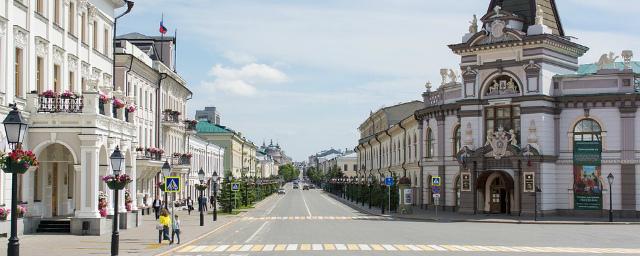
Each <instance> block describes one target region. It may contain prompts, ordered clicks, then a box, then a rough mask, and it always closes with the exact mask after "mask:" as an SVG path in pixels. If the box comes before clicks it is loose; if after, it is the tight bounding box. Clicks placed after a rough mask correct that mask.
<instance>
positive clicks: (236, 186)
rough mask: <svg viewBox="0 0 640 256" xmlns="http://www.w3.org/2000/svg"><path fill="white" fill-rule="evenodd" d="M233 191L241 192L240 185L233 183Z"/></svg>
mask: <svg viewBox="0 0 640 256" xmlns="http://www.w3.org/2000/svg"><path fill="white" fill-rule="evenodd" d="M231 190H233V191H238V190H240V184H239V183H231Z"/></svg>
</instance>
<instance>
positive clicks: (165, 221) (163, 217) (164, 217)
mask: <svg viewBox="0 0 640 256" xmlns="http://www.w3.org/2000/svg"><path fill="white" fill-rule="evenodd" d="M158 222H159V224H160V225H162V230H160V232H161V234H160V235H159V237H158V243H162V241H164V240H168V241H169V244H172V243H173V241H171V237H169V225H171V217H170V216H169V211H168V210H167V209H162V210H161V212H160V218H159V220H158Z"/></svg>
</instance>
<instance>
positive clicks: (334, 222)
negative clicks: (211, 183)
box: [171, 184, 640, 255]
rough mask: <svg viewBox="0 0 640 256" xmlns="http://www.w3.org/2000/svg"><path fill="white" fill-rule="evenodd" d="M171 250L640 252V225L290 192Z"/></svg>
mask: <svg viewBox="0 0 640 256" xmlns="http://www.w3.org/2000/svg"><path fill="white" fill-rule="evenodd" d="M286 190H287V193H286V194H285V195H278V196H276V197H272V198H270V199H268V200H266V201H265V202H263V203H261V204H260V205H259V206H258V207H256V209H254V210H252V211H250V212H248V213H247V214H246V215H244V216H239V217H237V220H235V221H234V222H232V223H231V224H229V225H227V226H225V227H223V228H221V229H219V230H217V231H215V232H212V233H211V234H209V235H208V236H206V237H203V238H202V239H199V240H197V241H195V242H193V243H191V244H188V245H185V246H182V247H180V248H177V250H175V251H174V252H172V253H171V254H172V255H605V254H606V255H615V254H619V255H640V232H639V231H640V226H638V225H518V224H495V223H434V222H417V221H407V220H394V219H391V218H385V217H378V216H371V215H367V214H363V213H360V212H358V211H356V210H354V209H352V208H350V207H349V206H347V205H344V204H342V203H340V202H338V201H337V200H335V199H333V198H331V197H330V196H329V195H327V194H325V193H324V192H323V191H321V190H304V191H303V190H301V189H300V190H298V189H292V187H291V184H289V185H287V186H286Z"/></svg>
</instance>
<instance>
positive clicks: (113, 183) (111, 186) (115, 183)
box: [107, 181, 127, 190]
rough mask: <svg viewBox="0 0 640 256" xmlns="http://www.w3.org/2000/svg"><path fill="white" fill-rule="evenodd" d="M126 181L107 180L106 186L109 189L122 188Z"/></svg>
mask: <svg viewBox="0 0 640 256" xmlns="http://www.w3.org/2000/svg"><path fill="white" fill-rule="evenodd" d="M126 185H127V183H124V182H118V181H111V182H107V186H108V187H109V189H112V190H115V189H118V190H120V189H124V186H126Z"/></svg>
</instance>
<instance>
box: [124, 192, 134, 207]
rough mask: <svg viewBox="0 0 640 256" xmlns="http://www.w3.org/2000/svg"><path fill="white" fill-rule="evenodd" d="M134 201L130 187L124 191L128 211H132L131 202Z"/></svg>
mask: <svg viewBox="0 0 640 256" xmlns="http://www.w3.org/2000/svg"><path fill="white" fill-rule="evenodd" d="M132 203H133V199H131V193H130V192H129V190H128V189H126V190H125V191H124V206H125V207H126V208H127V211H129V212H130V211H131V204H132Z"/></svg>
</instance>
